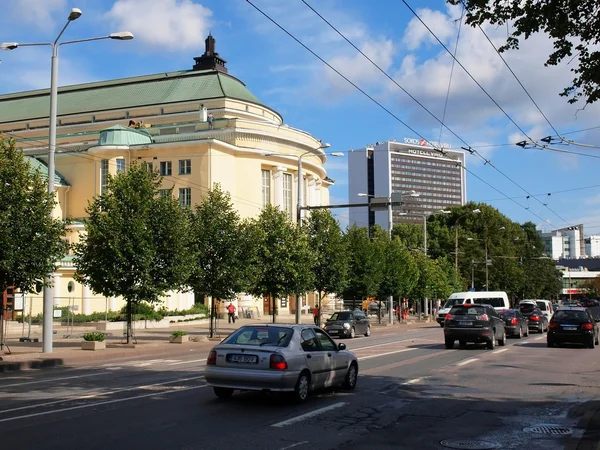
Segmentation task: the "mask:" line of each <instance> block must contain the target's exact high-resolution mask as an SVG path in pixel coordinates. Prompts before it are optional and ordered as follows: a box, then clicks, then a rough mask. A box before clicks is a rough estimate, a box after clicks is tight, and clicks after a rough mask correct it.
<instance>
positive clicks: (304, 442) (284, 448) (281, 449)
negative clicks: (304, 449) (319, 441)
mask: <svg viewBox="0 0 600 450" xmlns="http://www.w3.org/2000/svg"><path fill="white" fill-rule="evenodd" d="M302 444H308V441H302V442H296V443H295V444H292V445H288V446H287V447H281V448H280V449H279V450H287V449H288V448H294V447H298V446H299V445H302Z"/></svg>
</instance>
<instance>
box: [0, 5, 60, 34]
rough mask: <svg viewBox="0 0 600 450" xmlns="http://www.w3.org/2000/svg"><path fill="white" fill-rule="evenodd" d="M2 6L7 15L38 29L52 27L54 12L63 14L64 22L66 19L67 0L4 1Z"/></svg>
mask: <svg viewBox="0 0 600 450" xmlns="http://www.w3.org/2000/svg"><path fill="white" fill-rule="evenodd" d="M4 1H5V2H7V3H6V4H4V5H3V6H2V9H3V10H4V11H5V12H8V14H9V15H11V16H13V17H15V18H17V19H18V20H21V21H23V22H27V23H33V24H35V25H37V27H38V28H40V29H49V28H52V27H53V26H54V20H53V18H52V15H53V14H54V13H55V12H56V11H64V12H65V17H64V19H65V22H66V20H67V17H68V11H67V0H4Z"/></svg>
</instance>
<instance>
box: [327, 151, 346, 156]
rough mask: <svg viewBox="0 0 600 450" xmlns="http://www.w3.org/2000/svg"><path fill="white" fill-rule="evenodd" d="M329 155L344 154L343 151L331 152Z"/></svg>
mask: <svg viewBox="0 0 600 450" xmlns="http://www.w3.org/2000/svg"><path fill="white" fill-rule="evenodd" d="M329 155H330V156H344V152H331V153H330V154H329Z"/></svg>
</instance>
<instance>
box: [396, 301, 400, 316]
mask: <svg viewBox="0 0 600 450" xmlns="http://www.w3.org/2000/svg"><path fill="white" fill-rule="evenodd" d="M396 317H397V318H398V320H400V305H398V304H397V305H396Z"/></svg>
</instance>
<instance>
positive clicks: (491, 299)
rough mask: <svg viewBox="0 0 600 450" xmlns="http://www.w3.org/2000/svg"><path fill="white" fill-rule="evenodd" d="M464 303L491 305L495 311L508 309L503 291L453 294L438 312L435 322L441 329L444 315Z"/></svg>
mask: <svg viewBox="0 0 600 450" xmlns="http://www.w3.org/2000/svg"><path fill="white" fill-rule="evenodd" d="M465 303H471V304H474V305H476V304H479V305H491V306H493V307H494V309H496V311H499V310H502V309H510V302H509V301H508V295H506V292H504V291H480V292H474V291H469V292H455V293H454V294H452V295H451V296H450V297H448V300H447V301H446V304H445V305H444V306H443V307H442V308H441V309H440V310H439V311H438V314H437V317H436V321H437V323H439V324H440V326H441V327H443V326H444V321H445V320H446V314H448V313H449V312H450V309H451V308H452V307H453V306H454V305H462V304H465Z"/></svg>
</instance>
